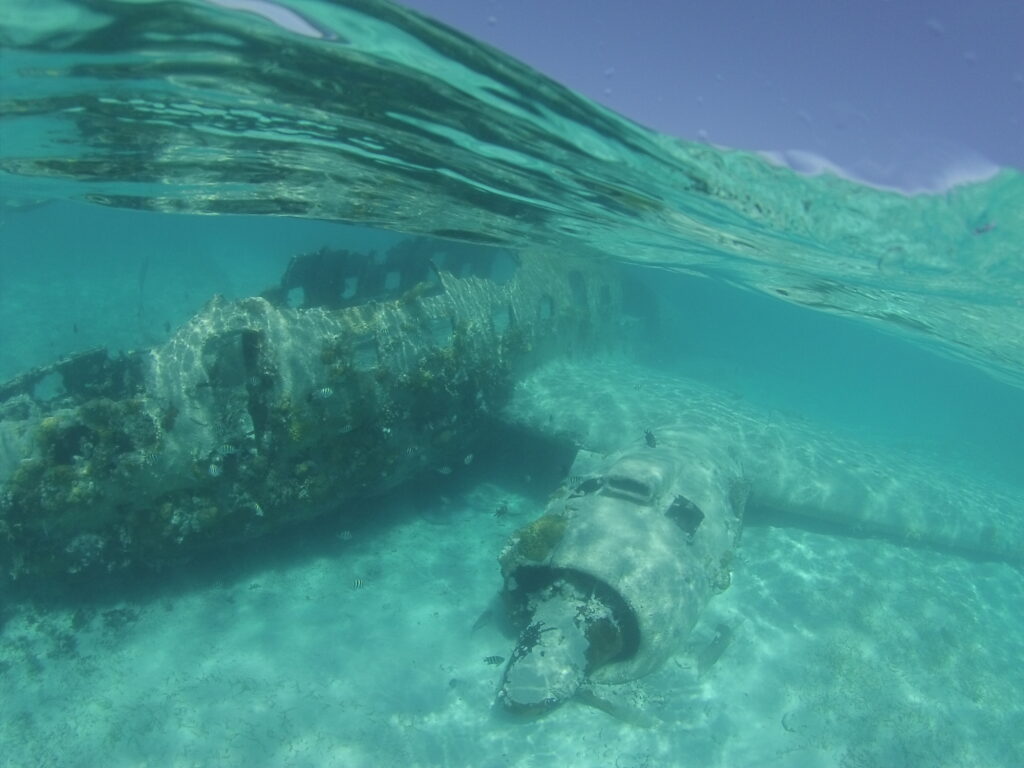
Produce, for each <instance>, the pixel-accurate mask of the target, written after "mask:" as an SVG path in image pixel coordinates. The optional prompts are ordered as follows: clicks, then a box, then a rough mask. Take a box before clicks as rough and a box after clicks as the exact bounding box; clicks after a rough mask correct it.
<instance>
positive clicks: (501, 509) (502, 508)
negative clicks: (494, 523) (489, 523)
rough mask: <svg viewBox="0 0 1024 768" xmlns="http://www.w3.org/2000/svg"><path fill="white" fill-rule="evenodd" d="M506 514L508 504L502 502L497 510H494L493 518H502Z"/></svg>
mask: <svg viewBox="0 0 1024 768" xmlns="http://www.w3.org/2000/svg"><path fill="white" fill-rule="evenodd" d="M508 513H509V509H508V502H504V501H503V502H502V503H501V504H499V505H498V508H497V509H495V510H494V516H495V517H497V518H499V519H500V518H502V517H504V516H505V515H507V514H508Z"/></svg>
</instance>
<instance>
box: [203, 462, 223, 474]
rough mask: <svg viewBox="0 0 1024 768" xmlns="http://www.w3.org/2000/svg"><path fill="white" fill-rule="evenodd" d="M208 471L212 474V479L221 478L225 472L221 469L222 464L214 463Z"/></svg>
mask: <svg viewBox="0 0 1024 768" xmlns="http://www.w3.org/2000/svg"><path fill="white" fill-rule="evenodd" d="M207 471H208V472H209V473H210V477H220V475H221V473H222V472H223V471H224V470H223V468H222V467H221V465H220V464H217V463H213V464H210V467H209V469H208V470H207Z"/></svg>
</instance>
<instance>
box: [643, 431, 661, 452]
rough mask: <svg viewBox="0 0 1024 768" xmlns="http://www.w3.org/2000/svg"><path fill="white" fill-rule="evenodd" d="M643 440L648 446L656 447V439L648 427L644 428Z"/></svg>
mask: <svg viewBox="0 0 1024 768" xmlns="http://www.w3.org/2000/svg"><path fill="white" fill-rule="evenodd" d="M644 442H645V443H647V447H648V448H657V447H658V440H657V438H656V437H655V436H654V433H653V432H651V430H649V429H645V430H644Z"/></svg>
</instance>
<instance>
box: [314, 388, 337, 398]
mask: <svg viewBox="0 0 1024 768" xmlns="http://www.w3.org/2000/svg"><path fill="white" fill-rule="evenodd" d="M333 395H334V390H333V389H331V388H330V387H320V389H317V390H315V391H314V392H313V399H314V400H330V399H331V397H332V396H333Z"/></svg>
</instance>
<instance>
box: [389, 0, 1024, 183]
mask: <svg viewBox="0 0 1024 768" xmlns="http://www.w3.org/2000/svg"><path fill="white" fill-rule="evenodd" d="M405 5H407V6H409V7H412V8H415V9H417V10H419V11H421V12H423V13H426V14H427V15H429V16H432V17H434V18H436V19H439V20H441V21H444V22H445V23H447V24H449V25H451V26H454V27H456V28H457V29H460V30H462V31H464V32H466V33H468V34H470V35H472V36H473V37H476V38H478V39H480V40H483V41H485V42H488V43H490V44H492V45H495V46H496V47H498V48H500V49H502V50H504V51H506V52H507V53H510V54H512V55H513V56H515V57H516V58H519V59H521V60H523V61H525V62H526V63H528V64H530V65H532V66H533V67H535V68H537V69H538V70H540V71H541V72H543V73H545V74H546V75H549V76H550V77H552V78H554V79H555V80H558V81H559V82H561V83H564V84H565V85H568V86H570V87H572V88H573V89H574V90H576V91H578V92H580V93H582V94H584V95H586V96H588V97H590V98H592V99H594V100H596V101H598V102H600V103H602V104H604V105H606V106H608V107H610V108H612V109H614V110H615V111H617V112H620V113H621V114H624V115H626V116H628V117H630V118H632V119H634V120H636V121H637V122H640V123H642V124H644V125H647V126H649V127H652V128H655V129H657V130H659V131H662V132H664V133H668V134H672V135H675V136H679V137H681V138H684V139H691V140H705V141H709V142H712V143H714V144H718V145H722V146H728V147H737V148H742V149H750V150H764V151H770V152H774V153H778V154H777V155H776V157H777V158H778V159H779V160H781V161H783V162H786V163H788V164H790V165H792V166H793V167H796V168H797V169H798V170H801V171H814V170H817V169H822V168H829V167H832V168H834V169H841V171H842V172H844V173H845V174H847V175H850V176H853V177H855V178H858V179H861V180H864V181H868V182H870V183H873V184H878V185H882V186H892V187H898V188H900V189H904V190H907V191H918V190H929V191H933V190H938V189H943V188H946V187H948V186H949V185H950V184H953V183H956V182H958V181H965V180H970V179H976V178H984V177H986V176H987V175H989V174H991V173H992V172H993V171H994V170H995V167H996V166H1003V167H1013V168H1017V169H1024V45H1022V43H1021V41H1022V40H1024V3H1021V2H1019V0H981V1H980V2H977V3H970V4H968V3H962V2H957V0H929V1H928V2H925V1H924V0H912V1H911V2H898V1H897V0H865V2H819V1H817V0H782V2H772V3H749V2H738V1H737V0H726V1H725V2H709V1H707V0H699V1H697V2H692V1H691V2H687V1H686V0H645V1H644V2H642V3H630V2H624V0H591V1H589V2H586V3H584V2H580V1H579V0H569V1H567V2H551V1H550V0H407V2H405Z"/></svg>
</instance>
